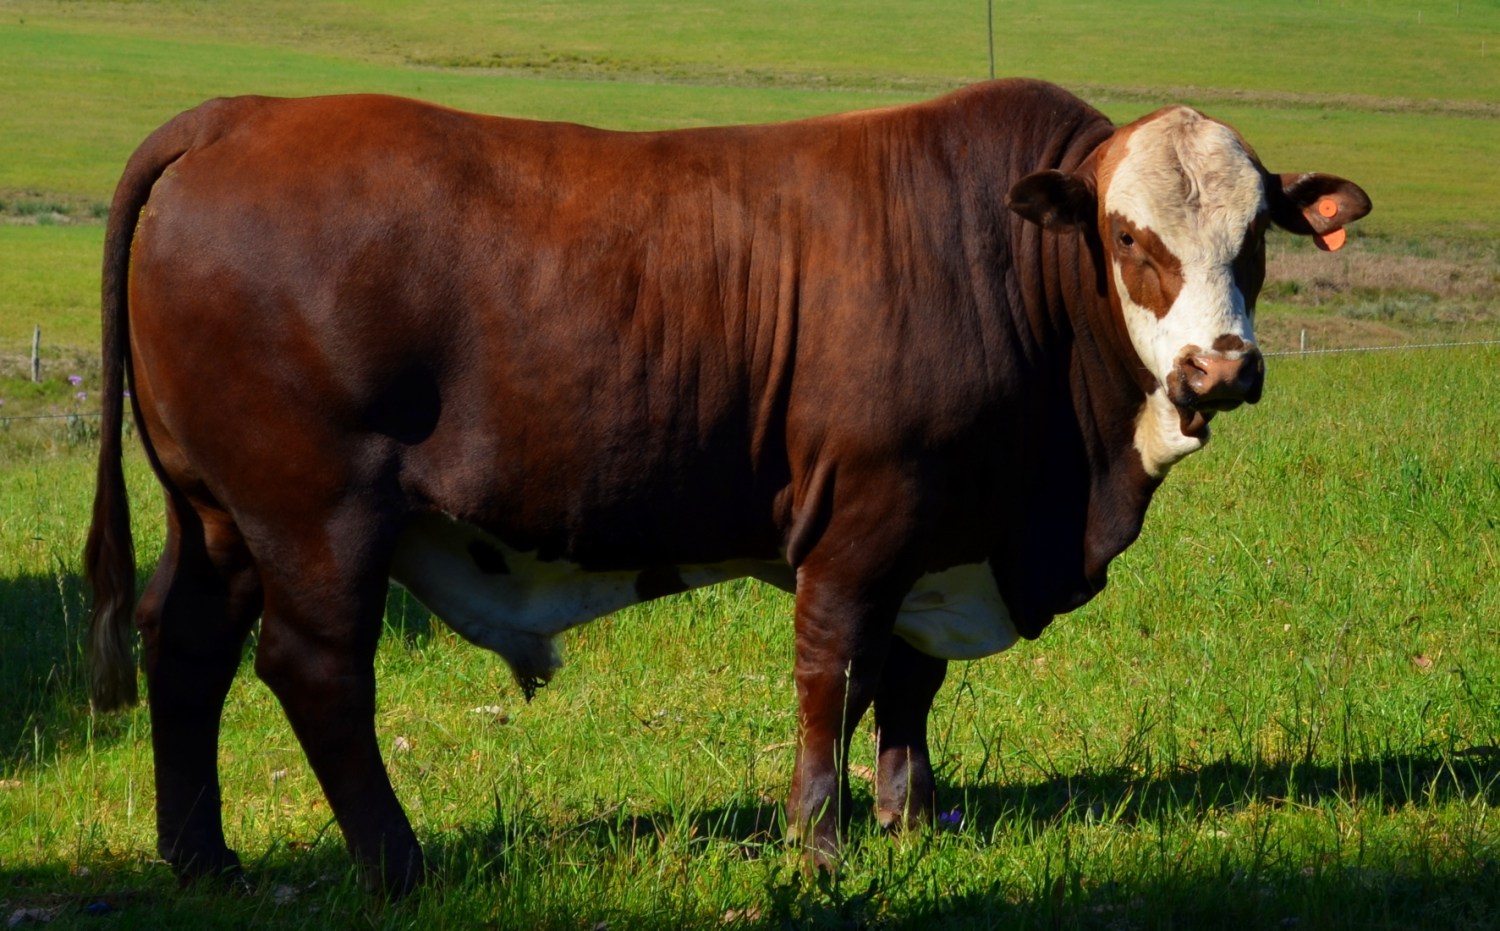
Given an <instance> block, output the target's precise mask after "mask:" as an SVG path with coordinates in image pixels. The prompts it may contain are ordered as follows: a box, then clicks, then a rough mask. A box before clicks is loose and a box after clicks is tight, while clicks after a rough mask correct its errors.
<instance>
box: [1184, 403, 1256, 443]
mask: <svg viewBox="0 0 1500 931" xmlns="http://www.w3.org/2000/svg"><path fill="white" fill-rule="evenodd" d="M1172 403H1173V406H1175V408H1178V417H1179V418H1181V421H1182V424H1181V426H1182V435H1184V436H1191V438H1193V439H1199V441H1203V442H1208V439H1209V421H1211V420H1214V415H1215V414H1218V412H1221V411H1233V409H1235V408H1238V406H1239V405H1241V403H1242V402H1241V400H1239V399H1232V397H1220V399H1214V400H1203V399H1199V397H1193V396H1190V397H1188V399H1187V400H1173V402H1172Z"/></svg>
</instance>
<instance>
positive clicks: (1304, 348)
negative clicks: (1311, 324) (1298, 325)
mask: <svg viewBox="0 0 1500 931" xmlns="http://www.w3.org/2000/svg"><path fill="white" fill-rule="evenodd" d="M1301 351H1302V352H1306V351H1307V331H1306V330H1303V331H1302V350H1301Z"/></svg>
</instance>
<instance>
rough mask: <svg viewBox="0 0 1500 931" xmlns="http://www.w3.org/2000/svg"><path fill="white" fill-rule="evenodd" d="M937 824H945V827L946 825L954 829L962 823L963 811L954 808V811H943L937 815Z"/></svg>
mask: <svg viewBox="0 0 1500 931" xmlns="http://www.w3.org/2000/svg"><path fill="white" fill-rule="evenodd" d="M938 823H939V824H946V825H948V826H950V827H955V828H956V827H958V826H959V825H961V824H963V823H964V813H963V810H962V809H959V808H955V809H953V810H951V811H945V812H941V813H939V814H938Z"/></svg>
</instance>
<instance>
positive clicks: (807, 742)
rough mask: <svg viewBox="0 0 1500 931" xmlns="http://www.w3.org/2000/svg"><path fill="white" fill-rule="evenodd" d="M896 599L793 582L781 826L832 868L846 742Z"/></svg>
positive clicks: (854, 588) (878, 663) (845, 816)
mask: <svg viewBox="0 0 1500 931" xmlns="http://www.w3.org/2000/svg"><path fill="white" fill-rule="evenodd" d="M899 605H900V595H894V596H893V595H892V594H891V593H890V592H886V593H883V594H882V593H880V592H878V591H876V590H875V587H874V586H868V585H861V584H858V583H851V582H846V581H841V580H838V579H836V578H833V577H832V573H829V574H827V575H823V574H820V573H817V572H815V571H810V570H809V569H808V567H806V566H804V567H803V568H802V569H801V570H800V571H799V573H798V583H797V659H796V680H797V702H798V732H799V733H798V745H797V764H796V768H795V770H794V772H793V775H792V791H791V798H790V800H789V801H788V803H787V823H788V827H789V832H790V835H791V839H792V840H793V841H794V842H798V843H801V844H802V846H803V848H804V851H805V853H806V856H807V859H808V861H809V862H810V863H811V864H812V865H814V866H816V867H819V868H824V869H831V868H833V867H835V866H836V865H837V863H838V855H839V849H840V844H841V841H842V837H843V834H844V833H845V831H846V830H847V828H848V825H849V817H850V814H851V810H852V802H853V799H852V796H851V794H850V791H849V774H848V758H849V740H850V737H851V736H852V735H853V733H854V729H855V727H856V726H857V725H858V724H859V721H860V718H862V717H863V716H864V713H865V711H866V710H868V709H869V707H870V703H871V702H872V701H874V699H875V695H876V689H877V687H878V685H879V681H880V672H881V668H882V666H883V665H884V663H885V657H886V651H887V650H888V649H889V646H890V643H891V639H892V636H893V635H892V633H891V631H892V628H893V626H894V622H895V615H896V609H897V607H899Z"/></svg>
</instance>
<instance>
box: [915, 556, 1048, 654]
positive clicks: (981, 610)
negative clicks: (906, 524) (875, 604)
mask: <svg viewBox="0 0 1500 931" xmlns="http://www.w3.org/2000/svg"><path fill="white" fill-rule="evenodd" d="M896 635H897V636H899V637H900V638H901V639H902V640H905V641H906V642H907V643H909V644H911V645H912V646H914V647H916V648H917V649H918V650H921V651H922V652H923V653H926V654H927V655H928V656H936V657H939V658H941V659H979V658H980V657H983V656H989V655H991V654H994V653H999V652H1000V651H1002V650H1008V649H1010V648H1011V647H1012V646H1014V645H1015V642H1016V640H1017V639H1018V637H1019V636H1020V635H1019V633H1018V632H1017V631H1016V625H1015V622H1013V621H1012V620H1011V618H1010V610H1009V609H1008V608H1006V606H1005V600H1004V599H1003V598H1001V597H1000V588H999V586H997V585H996V584H995V573H994V572H992V571H991V570H990V564H989V563H988V562H985V563H980V564H977V565H974V564H971V565H964V566H954V567H953V568H951V569H946V570H944V571H942V572H934V573H931V574H929V575H924V576H922V577H921V578H920V579H918V580H917V584H915V585H913V586H912V589H911V592H910V593H909V594H908V595H907V596H906V600H905V601H903V602H902V603H901V613H900V614H899V615H897V616H896Z"/></svg>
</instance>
